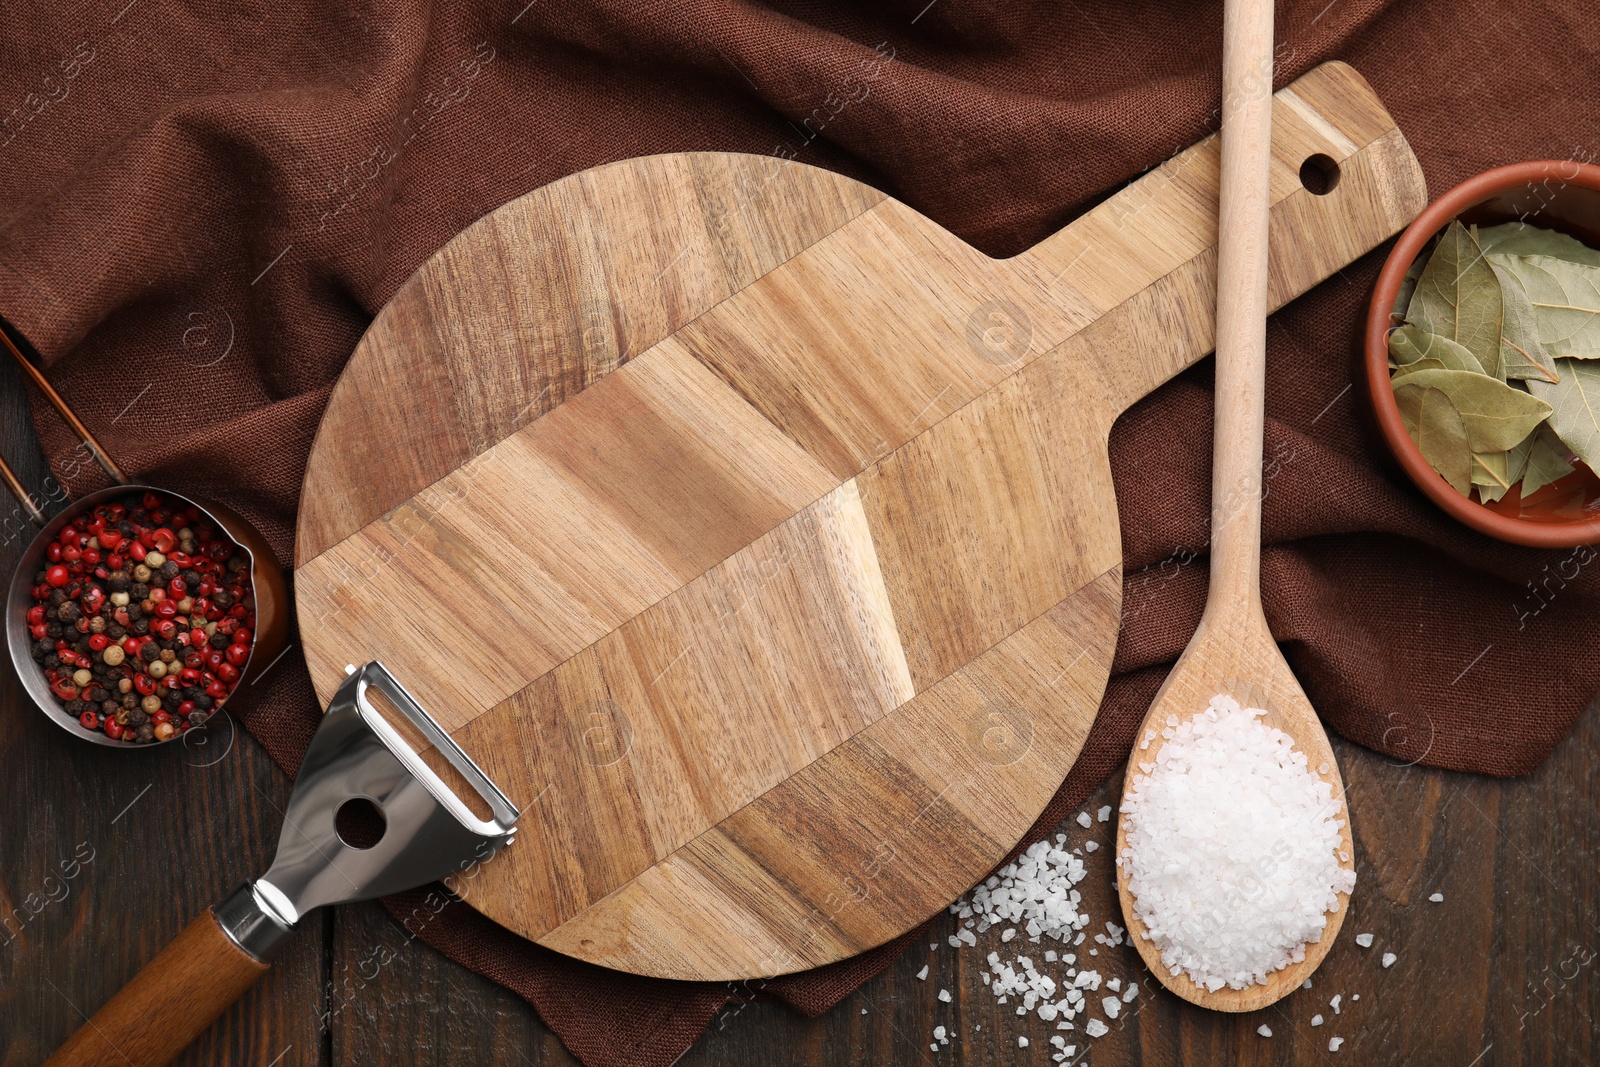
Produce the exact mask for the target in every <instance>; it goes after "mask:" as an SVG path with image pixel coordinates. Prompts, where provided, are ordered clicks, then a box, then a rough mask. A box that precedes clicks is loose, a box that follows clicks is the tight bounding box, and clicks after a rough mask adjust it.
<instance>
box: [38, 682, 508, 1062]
mask: <svg viewBox="0 0 1600 1067" xmlns="http://www.w3.org/2000/svg"><path fill="white" fill-rule="evenodd" d="M371 689H376V690H377V691H378V692H379V693H381V694H383V696H384V697H386V698H388V701H389V702H390V703H391V704H392V705H393V706H394V707H395V708H397V709H399V711H400V712H401V713H402V714H403V715H404V716H405V718H406V719H407V720H409V722H410V723H411V725H412V726H414V727H415V728H416V729H417V730H418V731H420V732H421V734H422V736H423V737H425V738H426V739H427V740H428V741H429V742H430V743H432V744H433V746H434V747H435V748H436V749H437V750H438V751H439V753H440V754H441V755H443V756H444V757H445V758H446V759H447V760H448V761H449V763H450V765H451V767H453V768H454V769H455V771H456V772H457V773H458V774H459V775H460V776H461V778H462V779H464V780H465V781H466V783H467V784H468V785H469V786H470V787H471V788H472V789H473V791H474V792H476V793H477V794H478V796H479V798H481V799H482V801H483V802H484V803H485V804H487V805H488V807H489V810H490V811H491V812H492V815H491V817H490V818H487V819H484V818H480V817H479V816H478V815H476V814H474V813H473V811H472V810H471V808H469V807H468V806H467V804H466V803H465V802H463V800H462V799H461V797H460V796H459V795H458V794H457V793H456V792H455V791H454V790H453V789H452V788H451V787H450V786H449V785H447V784H446V783H445V782H444V780H443V779H442V778H440V777H439V775H438V774H437V773H435V772H434V770H433V769H432V768H430V767H429V766H428V765H427V764H426V763H424V762H423V760H422V758H421V757H420V756H419V755H418V754H417V752H416V750H415V749H414V748H412V747H411V745H410V744H409V743H408V742H407V741H406V740H405V738H404V737H403V736H402V735H401V732H400V731H399V730H397V729H396V728H395V726H394V724H392V723H391V722H390V721H389V720H388V719H386V718H385V717H384V716H383V714H382V713H381V712H380V711H379V710H378V709H377V708H376V707H375V706H374V705H373V703H372V701H371V699H370V696H369V692H368V691H369V690H371ZM368 804H370V805H372V806H374V807H376V808H377V809H378V811H379V813H381V815H382V821H383V824H384V825H383V827H382V829H381V831H379V832H378V836H377V837H376V839H375V840H371V839H358V838H355V837H352V836H351V835H349V834H348V833H345V834H341V826H340V824H341V822H342V821H341V820H340V817H339V816H340V812H341V810H342V809H346V808H347V807H351V806H358V807H365V806H366V805H368ZM518 814H519V813H518V811H517V809H516V808H515V807H513V806H512V804H511V802H510V801H509V800H507V799H506V797H505V794H503V793H502V792H501V791H500V789H499V788H498V787H497V786H496V785H495V784H494V782H492V781H490V780H489V778H488V776H487V775H485V774H484V773H483V771H481V770H479V769H478V765H477V764H476V763H474V762H473V761H472V759H471V758H470V757H469V756H468V755H467V754H466V753H465V752H463V751H462V750H461V748H460V746H458V745H457V744H456V743H455V742H454V741H452V740H451V739H450V737H449V735H448V734H446V733H445V732H444V731H443V730H442V729H440V728H439V725H438V723H436V722H435V721H434V720H433V718H432V717H431V716H430V715H429V714H428V713H427V711H426V710H424V709H423V707H422V706H421V705H420V704H418V703H417V702H416V700H415V699H414V698H413V697H412V696H411V694H410V693H407V692H406V690H405V688H404V687H403V686H401V685H400V683H399V682H398V681H396V680H395V678H394V676H393V675H391V674H390V673H389V672H388V671H387V670H386V669H385V668H384V666H383V664H381V663H377V662H373V663H368V664H367V665H366V666H364V667H362V668H361V669H359V670H353V673H352V674H351V675H350V677H349V678H348V679H346V680H345V683H344V684H343V685H342V686H340V687H339V691H338V692H337V693H335V694H334V697H333V702H332V703H331V704H330V705H329V707H328V713H327V715H326V716H324V717H323V720H322V724H321V725H320V726H319V727H318V728H317V732H316V735H315V736H314V737H313V738H312V739H311V747H310V749H308V750H307V751H306V755H305V759H304V760H302V761H301V763H300V772H299V774H298V776H297V777H296V779H295V785H294V791H293V792H292V793H291V794H290V797H289V808H288V810H287V811H286V812H285V813H284V818H283V829H282V831H281V833H280V835H279V837H278V853H277V856H276V857H275V858H274V859H273V861H272V866H271V868H270V869H268V871H267V873H266V874H264V875H262V876H261V877H260V878H256V879H254V880H252V881H249V882H246V883H245V884H244V885H243V886H241V887H240V888H239V889H238V890H237V891H236V892H235V893H233V895H232V896H230V897H228V898H227V899H226V900H224V901H223V902H222V903H221V904H218V905H217V906H216V907H214V908H211V909H210V910H208V911H207V912H205V913H204V914H202V915H201V916H200V917H199V918H197V919H195V920H194V921H193V922H192V923H190V924H189V926H188V927H187V928H186V929H185V930H184V931H183V932H182V933H181V934H179V935H178V937H177V939H176V940H175V941H173V942H172V944H170V945H168V946H167V947H166V948H165V949H163V950H162V952H161V953H160V955H158V956H156V958H155V959H153V960H151V961H150V962H149V963H148V964H146V965H145V967H144V969H143V970H142V971H140V972H139V974H138V975H136V976H135V977H134V979H133V980H132V981H131V982H129V983H128V984H127V985H125V986H123V988H122V991H121V992H119V993H118V994H117V995H116V996H114V997H112V998H111V1000H110V1001H109V1002H108V1003H107V1004H106V1005H105V1006H104V1007H103V1008H101V1009H100V1010H99V1011H98V1012H96V1013H95V1014H94V1017H93V1018H91V1019H89V1020H88V1021H87V1022H86V1023H85V1024H84V1025H83V1026H82V1027H81V1028H80V1029H79V1030H78V1032H77V1033H75V1034H73V1035H72V1037H71V1038H70V1039H68V1041H67V1043H66V1044H65V1045H63V1046H62V1047H61V1048H60V1049H59V1050H58V1051H57V1052H56V1054H55V1055H54V1056H52V1057H51V1058H50V1059H49V1060H48V1061H47V1067H67V1065H89V1064H112V1063H115V1064H120V1065H130V1064H131V1065H134V1067H156V1065H159V1064H165V1063H169V1062H171V1061H172V1060H173V1059H174V1058H175V1057H177V1055H178V1054H179V1053H181V1052H182V1051H183V1050H184V1049H185V1048H186V1047H188V1045H189V1043H190V1042H192V1041H193V1040H194V1039H195V1038H196V1037H198V1036H199V1035H200V1034H201V1033H202V1032H203V1031H204V1030H206V1029H207V1028H208V1027H209V1026H210V1025H211V1023H212V1022H213V1021H215V1019H216V1018H217V1016H218V1015H220V1014H221V1013H222V1011H223V1010H224V1009H225V1008H227V1007H228V1005H230V1004H232V1003H233V1002H234V1001H235V1000H237V999H238V998H239V996H240V995H241V994H243V993H244V991H245V990H246V989H248V988H250V986H251V985H253V984H254V983H255V981H256V980H257V979H258V978H260V977H261V975H262V974H264V973H266V970H267V965H268V960H270V959H271V958H272V956H273V954H274V953H275V952H276V951H277V949H278V948H279V946H280V945H282V943H283V941H284V939H285V938H287V937H288V936H289V934H290V933H292V932H293V931H294V929H295V927H296V926H297V925H298V923H299V922H300V920H301V919H302V918H303V917H304V916H305V915H306V913H307V912H309V911H311V910H312V909H314V908H318V907H321V906H323V905H325V904H342V903H347V902H349V901H353V900H366V899H368V898H370V897H377V896H383V895H385V894H389V893H397V892H400V891H402V890H406V889H412V888H415V887H416V886H419V885H426V884H427V883H429V882H434V881H438V880H439V879H441V878H444V877H445V876H447V875H451V874H459V873H463V872H467V871H470V870H471V869H472V868H474V867H475V866H476V865H478V864H481V863H486V862H488V861H489V860H490V859H492V858H493V857H494V855H495V853H496V852H497V851H498V850H499V849H500V848H502V847H503V846H505V845H508V844H510V843H511V841H512V838H513V836H514V833H515V824H516V820H517V816H518ZM363 846H364V847H363ZM175 989H181V990H183V991H184V1003H183V1006H182V1007H181V1008H180V1009H177V1010H173V1008H172V1007H171V1003H172V1002H171V991H172V990H175Z"/></svg>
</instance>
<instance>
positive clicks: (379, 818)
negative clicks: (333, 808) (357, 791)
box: [333, 797, 389, 850]
mask: <svg viewBox="0 0 1600 1067" xmlns="http://www.w3.org/2000/svg"><path fill="white" fill-rule="evenodd" d="M388 828H389V820H387V819H385V818H384V817H383V809H382V808H380V807H378V805H376V804H374V803H373V802H372V801H370V800H368V799H367V798H366V797H353V798H351V799H350V800H347V801H345V802H344V803H343V804H340V805H339V810H338V811H337V812H335V813H334V816H333V829H334V831H335V832H336V833H338V835H339V840H340V841H343V842H344V843H345V844H347V845H349V846H350V847H351V848H359V849H362V850H366V849H369V848H372V847H373V846H374V845H376V844H377V843H378V842H379V841H382V840H383V835H384V832H385V831H386V830H387V829H388Z"/></svg>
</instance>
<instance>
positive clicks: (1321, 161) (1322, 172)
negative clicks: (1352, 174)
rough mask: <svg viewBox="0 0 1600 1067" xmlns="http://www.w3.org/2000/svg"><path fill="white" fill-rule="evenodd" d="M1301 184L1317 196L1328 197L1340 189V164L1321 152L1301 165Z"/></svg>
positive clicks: (1307, 158) (1309, 157)
mask: <svg viewBox="0 0 1600 1067" xmlns="http://www.w3.org/2000/svg"><path fill="white" fill-rule="evenodd" d="M1300 184H1301V185H1303V186H1305V189H1306V192H1308V193H1311V194H1313V195H1315V196H1327V195H1328V194H1329V193H1331V192H1333V191H1334V190H1335V189H1337V188H1338V187H1339V164H1338V163H1336V162H1334V160H1333V157H1332V156H1325V155H1323V154H1322V153H1321V152H1318V153H1316V154H1315V155H1312V156H1308V157H1306V161H1305V162H1304V163H1302V164H1300Z"/></svg>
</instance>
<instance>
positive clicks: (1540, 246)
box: [1473, 222, 1600, 267]
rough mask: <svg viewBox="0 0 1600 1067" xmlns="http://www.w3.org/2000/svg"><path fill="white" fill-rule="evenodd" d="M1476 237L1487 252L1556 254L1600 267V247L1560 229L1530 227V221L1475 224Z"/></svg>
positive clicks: (1511, 254) (1534, 254) (1571, 260)
mask: <svg viewBox="0 0 1600 1067" xmlns="http://www.w3.org/2000/svg"><path fill="white" fill-rule="evenodd" d="M1473 234H1474V236H1476V237H1477V238H1478V246H1479V247H1480V248H1482V249H1483V252H1484V255H1488V254H1489V253H1491V252H1499V253H1501V254H1502V255H1507V256H1554V257H1555V258H1556V259H1565V260H1569V261H1570V262H1573V263H1587V264H1588V265H1589V266H1591V267H1600V250H1597V249H1593V248H1590V247H1589V246H1588V245H1586V244H1584V243H1583V242H1582V241H1580V240H1578V239H1577V238H1576V237H1570V236H1568V235H1567V234H1564V233H1562V232H1560V231H1559V230H1547V229H1544V228H1543V227H1542V226H1530V225H1528V224H1527V223H1526V222H1506V223H1501V224H1500V225H1499V226H1484V227H1482V228H1481V229H1479V228H1477V227H1474V230H1473Z"/></svg>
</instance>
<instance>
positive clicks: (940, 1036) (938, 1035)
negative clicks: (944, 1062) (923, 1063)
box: [933, 1026, 944, 1041]
mask: <svg viewBox="0 0 1600 1067" xmlns="http://www.w3.org/2000/svg"><path fill="white" fill-rule="evenodd" d="M933 1039H934V1040H935V1041H943V1040H944V1027H942V1026H935V1027H934V1028H933Z"/></svg>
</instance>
